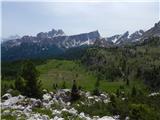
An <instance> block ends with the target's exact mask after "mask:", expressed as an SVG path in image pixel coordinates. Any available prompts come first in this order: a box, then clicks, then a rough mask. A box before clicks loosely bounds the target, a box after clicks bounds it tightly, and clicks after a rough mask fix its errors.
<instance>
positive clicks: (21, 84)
mask: <svg viewBox="0 0 160 120" xmlns="http://www.w3.org/2000/svg"><path fill="white" fill-rule="evenodd" d="M14 85H15V89H16V90H18V91H19V92H20V93H22V94H23V93H24V87H25V83H24V80H23V79H22V77H21V76H18V77H17V79H16V80H15V83H14Z"/></svg>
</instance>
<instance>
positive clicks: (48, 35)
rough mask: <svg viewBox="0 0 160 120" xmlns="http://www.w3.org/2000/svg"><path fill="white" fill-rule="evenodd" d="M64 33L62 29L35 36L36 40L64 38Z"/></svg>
mask: <svg viewBox="0 0 160 120" xmlns="http://www.w3.org/2000/svg"><path fill="white" fill-rule="evenodd" d="M64 35H65V33H64V32H63V30H62V29H58V30H55V29H52V30H51V31H48V32H40V33H38V34H37V37H38V38H53V37H57V36H64Z"/></svg>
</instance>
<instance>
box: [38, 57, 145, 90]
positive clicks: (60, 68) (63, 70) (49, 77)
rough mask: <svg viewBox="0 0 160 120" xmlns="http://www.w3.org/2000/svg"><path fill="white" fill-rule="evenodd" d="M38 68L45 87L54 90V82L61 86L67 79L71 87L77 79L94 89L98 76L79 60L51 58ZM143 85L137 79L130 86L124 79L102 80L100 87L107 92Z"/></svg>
mask: <svg viewBox="0 0 160 120" xmlns="http://www.w3.org/2000/svg"><path fill="white" fill-rule="evenodd" d="M37 69H38V70H39V71H40V78H39V79H40V80H41V82H42V85H43V87H44V88H45V89H48V90H53V84H58V86H59V87H60V88H61V87H62V84H63V83H64V81H65V84H66V87H67V88H71V86H72V81H73V80H76V81H77V84H78V86H81V87H82V88H84V89H85V90H93V89H94V85H95V82H96V77H95V75H94V74H93V73H91V72H89V71H87V70H86V68H85V67H83V65H81V64H80V63H78V62H74V61H68V60H54V59H53V60H49V61H47V62H46V64H43V65H39V66H38V67H37ZM134 85H135V86H139V87H142V86H143V84H142V83H140V82H137V81H132V82H130V86H126V84H125V82H123V81H122V80H119V81H115V82H108V81H107V80H101V82H100V89H101V90H103V91H106V92H116V90H117V89H118V88H119V87H120V86H123V87H125V89H126V90H130V89H131V88H132V87H133V86H134Z"/></svg>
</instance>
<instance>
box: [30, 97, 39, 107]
mask: <svg viewBox="0 0 160 120" xmlns="http://www.w3.org/2000/svg"><path fill="white" fill-rule="evenodd" d="M30 101H31V104H32V106H33V107H41V106H42V102H41V100H40V99H35V98H31V99H30Z"/></svg>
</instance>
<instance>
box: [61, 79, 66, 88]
mask: <svg viewBox="0 0 160 120" xmlns="http://www.w3.org/2000/svg"><path fill="white" fill-rule="evenodd" d="M62 89H66V82H65V81H63V84H62Z"/></svg>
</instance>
